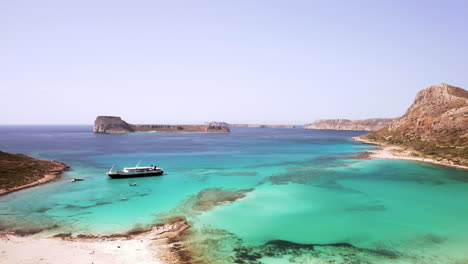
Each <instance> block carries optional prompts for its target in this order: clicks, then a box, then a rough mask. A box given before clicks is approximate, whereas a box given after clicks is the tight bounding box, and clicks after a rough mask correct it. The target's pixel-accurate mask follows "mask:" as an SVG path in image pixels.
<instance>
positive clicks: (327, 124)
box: [304, 118, 393, 131]
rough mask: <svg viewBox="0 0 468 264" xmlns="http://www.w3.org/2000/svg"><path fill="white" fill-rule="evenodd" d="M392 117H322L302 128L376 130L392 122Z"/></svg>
mask: <svg viewBox="0 0 468 264" xmlns="http://www.w3.org/2000/svg"><path fill="white" fill-rule="evenodd" d="M392 120H393V118H371V119H365V120H348V119H322V120H317V121H315V122H314V123H312V124H305V125H304V129H331V130H356V131H377V130H379V129H382V128H383V127H385V126H387V125H389V124H390V122H392Z"/></svg>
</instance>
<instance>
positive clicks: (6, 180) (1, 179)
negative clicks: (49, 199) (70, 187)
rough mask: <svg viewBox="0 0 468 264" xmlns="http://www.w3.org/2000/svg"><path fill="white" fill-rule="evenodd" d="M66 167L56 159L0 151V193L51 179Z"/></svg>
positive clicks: (56, 176)
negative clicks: (43, 158)
mask: <svg viewBox="0 0 468 264" xmlns="http://www.w3.org/2000/svg"><path fill="white" fill-rule="evenodd" d="M68 169H69V167H68V166H67V165H65V164H63V163H61V162H58V161H53V160H39V159H35V158H32V157H29V156H26V155H23V154H11V153H6V152H2V151H0V195H4V194H7V193H10V192H14V191H18V190H21V189H25V188H28V187H32V186H36V185H39V184H43V183H47V182H50V181H53V180H55V179H57V178H58V177H60V175H61V173H62V172H63V171H66V170H68Z"/></svg>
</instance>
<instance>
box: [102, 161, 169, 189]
mask: <svg viewBox="0 0 468 264" xmlns="http://www.w3.org/2000/svg"><path fill="white" fill-rule="evenodd" d="M139 165H140V162H138V164H137V165H136V166H135V167H129V168H124V169H123V170H121V171H112V169H114V166H112V168H111V169H110V170H109V171H108V172H107V175H108V176H109V177H111V178H112V179H123V178H133V177H146V176H159V175H162V174H163V173H164V170H163V169H162V168H159V167H158V166H153V165H151V166H148V167H140V166H139ZM135 185H136V184H135ZM135 185H131V186H135Z"/></svg>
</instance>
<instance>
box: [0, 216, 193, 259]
mask: <svg viewBox="0 0 468 264" xmlns="http://www.w3.org/2000/svg"><path fill="white" fill-rule="evenodd" d="M189 227H190V225H189V224H188V223H187V222H186V221H185V219H182V218H179V219H176V220H173V221H170V222H168V223H165V224H160V225H155V226H153V227H152V228H151V230H149V231H145V232H138V233H135V234H122V235H113V236H103V237H94V236H78V237H71V236H70V235H69V234H61V235H58V236H55V237H47V238H44V237H39V236H16V235H13V234H12V233H7V232H4V233H0V263H8V264H20V263H35V264H36V263H51V264H55V263H57V264H59V263H60V264H63V263H67V264H82V263H89V264H91V263H95V264H98V263H113V264H128V263H141V264H150V263H151V264H163V263H177V262H178V260H179V259H178V256H177V254H175V253H174V252H175V251H176V250H174V249H173V248H174V245H172V240H174V239H175V238H176V237H178V236H180V235H181V234H182V233H183V232H184V231H185V230H187V229H188V228H189Z"/></svg>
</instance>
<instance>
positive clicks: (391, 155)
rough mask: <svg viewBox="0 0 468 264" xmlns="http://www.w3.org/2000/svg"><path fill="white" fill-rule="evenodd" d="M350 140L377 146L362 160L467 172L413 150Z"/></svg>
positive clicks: (374, 142)
mask: <svg viewBox="0 0 468 264" xmlns="http://www.w3.org/2000/svg"><path fill="white" fill-rule="evenodd" d="M351 139H352V140H354V141H358V142H361V143H364V144H370V145H376V146H379V148H378V149H376V150H371V151H368V152H366V154H365V155H364V156H363V157H362V158H369V159H399V160H412V161H419V162H425V163H430V164H435V165H440V166H445V167H451V168H456V169H464V170H468V167H467V166H463V165H456V164H453V163H451V162H450V161H447V160H440V161H439V160H434V159H432V158H428V157H425V156H424V155H423V154H421V153H419V152H417V151H415V150H411V149H403V148H401V147H399V146H394V145H390V144H385V143H381V142H376V141H371V140H368V139H363V138H360V137H353V138H351ZM415 154H417V155H418V156H415Z"/></svg>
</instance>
